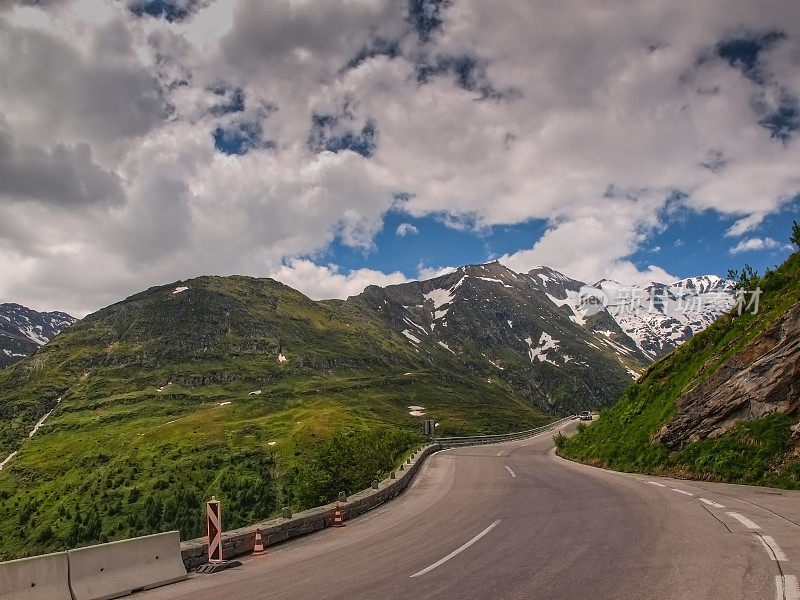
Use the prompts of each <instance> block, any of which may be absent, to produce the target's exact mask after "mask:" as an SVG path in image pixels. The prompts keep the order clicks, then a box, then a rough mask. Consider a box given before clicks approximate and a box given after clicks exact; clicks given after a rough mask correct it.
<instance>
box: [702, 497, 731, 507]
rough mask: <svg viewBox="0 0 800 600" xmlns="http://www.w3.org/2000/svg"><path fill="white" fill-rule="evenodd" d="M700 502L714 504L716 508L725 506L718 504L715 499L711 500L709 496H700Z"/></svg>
mask: <svg viewBox="0 0 800 600" xmlns="http://www.w3.org/2000/svg"><path fill="white" fill-rule="evenodd" d="M700 502H702V503H704V504H708V505H709V506H713V507H714V508H725V507H724V506H723V505H722V504H718V503H716V502H714V501H713V500H709V499H708V498H700Z"/></svg>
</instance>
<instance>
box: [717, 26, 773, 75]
mask: <svg viewBox="0 0 800 600" xmlns="http://www.w3.org/2000/svg"><path fill="white" fill-rule="evenodd" d="M783 39H786V34H785V33H784V32H782V31H766V32H753V31H747V32H743V33H740V34H738V35H734V36H731V37H727V38H725V39H723V40H720V41H719V42H718V43H717V45H716V48H715V52H716V54H717V56H719V57H720V58H722V59H723V60H725V61H727V62H728V64H729V65H730V66H732V67H734V68H736V69H739V70H740V71H741V72H742V73H743V74H744V75H745V77H747V78H748V79H750V80H752V81H753V82H755V83H757V84H759V85H764V83H766V81H767V79H768V78H769V74H768V73H766V72H765V71H764V65H763V62H762V60H761V59H762V56H763V53H764V52H766V51H768V50H770V49H771V48H772V47H774V46H775V44H776V43H777V42H779V41H780V40H783Z"/></svg>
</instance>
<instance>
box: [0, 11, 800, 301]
mask: <svg viewBox="0 0 800 600" xmlns="http://www.w3.org/2000/svg"><path fill="white" fill-rule="evenodd" d="M798 98H800V3H798V2H793V1H790V0H777V1H776V0H747V1H743V0H697V1H696V2H691V3H689V2H675V1H674V0H647V1H646V2H645V1H642V2H634V1H631V0H624V1H623V0H598V1H592V2H587V1H585V0H583V1H577V0H561V1H559V2H551V1H546V0H541V1H539V0H492V1H491V2H487V1H486V0H283V1H273V0H237V1H228V0H0V302H2V301H16V302H20V303H23V304H26V305H28V306H31V307H33V308H37V309H60V310H66V311H68V312H72V313H73V314H76V315H78V316H81V315H83V314H86V313H87V312H88V311H92V310H95V309H97V308H99V307H101V306H104V305H106V304H109V303H111V302H114V301H116V300H118V299H120V298H123V297H125V296H127V295H129V294H131V293H134V292H136V291H139V290H141V289H144V288H147V287H149V286H152V285H158V284H163V283H170V282H173V281H176V280H181V279H186V278H189V277H193V276H196V275H201V274H223V275H224V274H233V273H243V274H249V275H258V276H273V277H276V278H278V279H280V280H281V281H284V282H286V283H288V284H289V285H292V286H293V287H296V288H298V289H300V290H302V291H303V292H305V293H307V294H309V295H310V296H312V297H314V298H323V297H346V296H348V295H350V294H355V293H358V292H359V291H360V290H361V289H362V288H363V287H364V286H365V285H367V284H369V283H377V284H386V283H392V282H400V281H404V280H406V279H409V278H417V277H426V276H430V275H431V274H435V273H437V272H440V271H441V270H442V269H444V268H447V267H450V266H457V265H461V264H465V263H475V262H486V261H488V260H493V259H499V260H501V262H503V263H505V264H507V265H508V266H510V267H511V268H514V269H516V270H528V269H530V268H532V267H534V266H536V265H539V264H546V265H550V266H552V267H554V268H556V269H559V270H561V271H563V272H564V273H566V274H568V275H571V276H573V277H576V278H578V279H582V280H584V281H595V280H597V279H600V278H601V277H612V278H616V279H617V280H620V281H623V282H626V283H628V282H643V281H649V280H651V279H652V280H669V279H672V278H678V277H684V276H689V275H694V274H701V273H717V274H725V273H726V271H727V269H728V268H729V267H737V266H741V265H742V264H743V263H744V262H748V263H750V264H752V265H754V266H756V267H758V268H760V269H762V270H763V268H764V267H765V266H769V265H774V264H775V263H778V262H780V261H782V260H783V258H784V257H785V256H786V255H787V253H788V252H789V248H788V247H787V244H786V240H787V238H788V235H789V223H790V222H791V219H792V218H800V196H799V195H798V194H800V139H799V138H800V100H798Z"/></svg>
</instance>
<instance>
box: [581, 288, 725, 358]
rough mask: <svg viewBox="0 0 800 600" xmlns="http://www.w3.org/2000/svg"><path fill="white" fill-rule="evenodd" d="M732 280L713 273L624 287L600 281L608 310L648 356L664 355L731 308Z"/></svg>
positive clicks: (657, 356)
mask: <svg viewBox="0 0 800 600" xmlns="http://www.w3.org/2000/svg"><path fill="white" fill-rule="evenodd" d="M733 285H734V284H733V282H732V281H728V280H727V279H722V278H721V277H717V276H716V275H701V276H699V277H689V278H687V279H681V280H680V281H676V282H674V283H671V284H664V283H651V284H650V285H648V286H647V287H644V288H640V287H635V286H634V287H626V286H621V285H620V284H619V283H617V282H612V281H608V280H606V281H602V282H599V283H598V285H596V286H595V287H599V288H600V289H602V291H603V292H604V293H605V294H606V297H607V298H608V304H607V310H608V311H609V312H610V313H611V314H612V315H613V316H614V318H615V319H616V321H617V323H619V325H620V326H621V327H622V329H624V330H625V332H626V333H627V334H628V335H629V336H630V337H631V338H632V339H633V340H634V341H635V342H636V345H637V346H638V347H639V348H641V350H642V352H644V353H645V354H646V355H647V356H648V357H649V358H651V359H653V360H654V359H656V358H659V357H660V356H663V355H664V354H666V353H667V352H669V351H670V350H672V349H673V348H675V347H676V346H678V345H679V344H681V343H683V342H685V341H686V340H688V339H689V338H690V337H692V336H693V335H695V334H697V333H699V332H701V331H703V330H704V329H705V328H706V327H708V326H709V325H711V323H713V322H714V321H715V320H716V319H717V318H718V317H719V316H720V315H721V314H722V313H724V312H727V311H728V310H730V309H731V307H732V306H733V304H734V301H735V295H736V292H735V290H734V289H733Z"/></svg>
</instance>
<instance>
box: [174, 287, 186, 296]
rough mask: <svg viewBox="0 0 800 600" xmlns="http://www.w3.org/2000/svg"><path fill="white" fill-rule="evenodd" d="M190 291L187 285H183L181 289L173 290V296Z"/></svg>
mask: <svg viewBox="0 0 800 600" xmlns="http://www.w3.org/2000/svg"><path fill="white" fill-rule="evenodd" d="M188 289H189V288H188V287H187V286H185V285H182V286H180V287H176V288H175V289H174V290H172V294H173V295H175V294H180V293H181V292H185V291H186V290H188Z"/></svg>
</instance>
